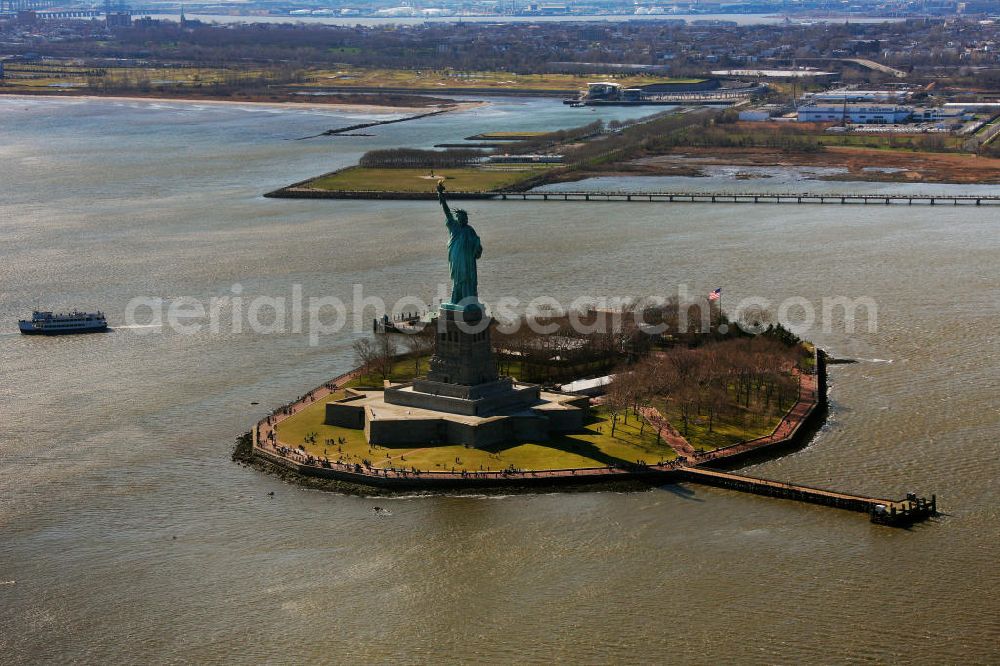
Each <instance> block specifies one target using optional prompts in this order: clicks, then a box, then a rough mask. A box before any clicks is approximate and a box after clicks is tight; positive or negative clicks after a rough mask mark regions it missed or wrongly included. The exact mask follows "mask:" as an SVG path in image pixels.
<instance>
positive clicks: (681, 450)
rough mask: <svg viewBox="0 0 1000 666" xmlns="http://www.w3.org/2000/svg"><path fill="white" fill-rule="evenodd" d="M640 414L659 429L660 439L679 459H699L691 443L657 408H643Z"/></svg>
mask: <svg viewBox="0 0 1000 666" xmlns="http://www.w3.org/2000/svg"><path fill="white" fill-rule="evenodd" d="M639 413H640V414H642V417H643V418H644V419H646V421H647V422H648V423H649V425H651V426H653V427H654V428H657V429H659V431H660V439H662V440H663V441H664V442H666V443H667V444H669V445H670V448H672V449H673V450H674V452H675V453H676V454H677V456H678V457H679V458H683V459H684V460H689V461H690V460H694V459H695V458H696V457H697V455H698V454H697V453H695V450H694V447H693V446H691V442H689V441H687V440H686V439H684V437H683V436H682V435H681V434H680V433H679V432H677V429H676V428H674V426H672V425H671V424H670V421H668V420H667V418H666V417H665V416H663V414H661V413H660V410H658V409H656V407H642V408H640V409H639Z"/></svg>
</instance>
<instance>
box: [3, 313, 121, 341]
mask: <svg viewBox="0 0 1000 666" xmlns="http://www.w3.org/2000/svg"><path fill="white" fill-rule="evenodd" d="M17 326H18V328H20V329H21V333H23V334H25V335H68V334H70V333H99V332H101V331H106V330H108V320H107V319H106V318H105V317H104V313H102V312H77V311H73V312H67V313H66V314H62V313H59V314H53V313H51V312H39V311H37V310H36V311H35V312H32V313H31V320H30V321H29V320H27V319H22V320H20V321H18V322H17Z"/></svg>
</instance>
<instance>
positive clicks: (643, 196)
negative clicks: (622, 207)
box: [493, 191, 1000, 206]
mask: <svg viewBox="0 0 1000 666" xmlns="http://www.w3.org/2000/svg"><path fill="white" fill-rule="evenodd" d="M493 200H495V201H497V200H498V201H509V200H513V201H596V202H606V201H613V202H633V203H728V204H838V205H882V206H891V205H907V206H913V205H925V206H1000V195H992V194H991V195H986V194H968V195H966V194H955V195H929V194H814V193H800V194H779V193H775V192H714V193H713V192H609V191H594V192H544V191H529V192H501V193H498V194H496V195H494V196H493Z"/></svg>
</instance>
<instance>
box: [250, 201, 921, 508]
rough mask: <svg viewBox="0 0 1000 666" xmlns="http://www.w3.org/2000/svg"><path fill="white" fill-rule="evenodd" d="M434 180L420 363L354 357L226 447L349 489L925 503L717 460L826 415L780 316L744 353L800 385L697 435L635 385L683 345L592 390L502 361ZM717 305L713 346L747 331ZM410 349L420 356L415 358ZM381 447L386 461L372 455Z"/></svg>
mask: <svg viewBox="0 0 1000 666" xmlns="http://www.w3.org/2000/svg"><path fill="white" fill-rule="evenodd" d="M436 189H437V198H438V202H439V203H440V205H441V207H442V210H443V212H444V215H445V225H446V228H447V230H448V234H449V240H448V243H447V258H448V265H449V272H450V277H451V298H450V300H449V301H448V302H445V303H442V304H441V305H440V308H439V310H438V316H437V319H436V326H435V330H434V331H433V336H434V338H433V340H434V342H433V347H434V351H433V354H432V355H431V357H430V358H429V360H428V363H427V365H428V368H429V369H428V372H427V373H426V375H421V374H420V373H419V371H417V370H414V372H413V373H412V376H410V377H409V378H406V379H402V380H398V381H397V380H391V379H385V380H384V381H383V385H382V386H374V385H372V383H373V382H370V381H365V375H366V371H365V368H364V367H362V368H359V369H357V370H355V371H352V372H350V373H347V374H345V375H342V376H340V377H337V378H335V379H333V380H331V381H329V382H327V383H326V384H324V385H323V386H321V387H318V388H316V389H314V390H313V391H310V392H309V393H308V394H306V395H305V396H302V397H301V398H300V399H298V400H297V401H295V402H293V403H290V404H288V405H286V406H285V407H283V408H281V409H279V410H275V412H273V413H272V414H270V415H269V416H267V417H266V418H265V419H263V420H261V421H260V422H258V423H257V425H256V426H255V428H254V430H253V431H252V432H251V433H249V434H248V435H247V436H245V437H244V438H242V439H241V442H240V443H239V444H238V445H237V449H236V452H235V453H234V459H237V460H242V461H245V462H249V463H251V464H254V465H257V466H258V467H261V468H263V469H266V470H270V471H275V472H277V473H279V474H280V475H283V476H286V478H287V477H288V474H289V473H291V474H292V478H293V479H295V480H297V481H300V482H302V481H304V482H306V483H307V485H313V486H317V485H318V487H329V488H330V489H336V490H351V489H352V488H357V489H359V491H360V492H371V488H378V489H380V490H381V491H383V492H394V491H404V490H405V491H410V490H413V489H419V490H424V491H430V492H433V491H435V490H449V491H453V490H455V489H483V488H498V487H503V488H508V489H509V488H511V487H514V488H519V487H525V488H538V487H551V488H565V487H574V488H576V487H606V486H607V485H608V484H613V485H616V487H626V486H627V487H648V485H649V484H662V483H672V482H677V481H685V482H694V483H700V484H705V485H713V486H721V487H724V488H729V489H734V490H739V491H743V492H749V493H754V494H758V495H766V496H771V497H778V498H783V499H793V500H797V501H803V502H809V503H814V504H822V505H826V506H832V507H836V508H841V509H847V510H851V511H858V512H863V513H867V514H868V515H869V517H870V519H871V521H872V522H874V523H880V524H886V525H909V524H912V523H913V522H917V521H921V520H924V519H926V518H928V517H930V516H932V515H936V513H937V498H936V497H934V496H932V497H931V498H930V499H925V498H922V497H917V496H916V495H913V494H911V495H907V497H906V498H905V499H902V500H892V499H886V498H879V497H868V496H859V495H850V494H845V493H840V492H835V491H828V490H823V489H819V488H812V487H808V486H797V485H794V484H789V483H785V482H778V481H771V480H768V479H760V478H755V477H748V476H743V475H740V474H734V473H731V472H726V471H723V470H722V467H732V466H733V465H740V464H746V463H747V462H751V461H755V460H760V459H763V458H766V457H772V456H775V455H781V454H783V453H785V452H788V451H792V450H796V449H798V448H801V447H802V446H805V445H806V444H808V442H809V441H810V440H811V438H812V434H813V433H814V432H815V430H816V428H817V427H818V426H819V425H821V424H822V422H823V420H824V418H825V412H826V355H825V354H824V353H823V352H822V350H819V349H817V348H815V347H813V346H811V345H809V344H807V343H802V342H800V341H799V340H798V339H797V338H795V337H794V336H792V335H791V334H789V333H788V332H787V331H784V329H781V328H780V327H779V328H778V329H774V327H771V328H769V329H768V335H769V336H771V338H772V339H771V341H770V342H762V343H761V345H763V346H761V345H758V348H759V351H758V352H757V353H758V354H759V353H764V354H776V356H775V362H776V363H778V364H779V365H781V366H783V367H784V368H785V370H783V371H782V373H787V379H794V380H795V381H796V382H797V383H798V386H799V388H798V397H797V399H795V400H793V401H792V402H791V403H790V404H789V406H788V407H787V409H785V410H784V411H782V412H780V413H779V414H777V415H776V416H775V420H774V421H773V422H772V423H773V425H771V424H769V425H768V426H767V427H766V428H765V429H764V430H763V431H762V432H761V433H760V434H759V436H757V437H753V438H747V437H746V436H744V438H742V439H740V440H738V441H736V442H735V443H730V444H728V445H722V446H715V447H712V448H708V449H706V448H705V447H701V446H699V447H698V448H695V447H694V446H692V444H691V442H690V441H688V439H687V436H688V434H689V428H688V424H689V422H688V416H685V415H682V416H681V417H680V418H681V419H682V420H683V424H684V427H683V434H681V432H679V431H678V430H677V429H676V428H675V427H674V426H672V425H671V423H670V421H669V420H668V419H667V418H666V417H665V416H664V414H663V413H662V412H661V411H660V409H661V408H660V407H658V406H657V400H656V399H655V398H654V396H653V394H651V393H650V392H649V390H650V389H649V387H648V386H644V384H652V383H655V380H652V379H650V377H651V376H652V375H653V374H656V373H657V372H662V371H663V365H662V363H660V360H661V359H662V357H663V356H664V355H666V356H669V355H670V354H671V353H680V354H684V353H685V352H669V351H660V352H656V353H652V352H651V351H646V352H643V353H641V354H640V355H645V356H646V358H645V360H639V361H637V362H635V364H634V365H633V366H632V367H631V368H622V369H621V370H619V371H618V374H616V375H614V376H611V377H609V378H608V379H609V383H608V385H607V386H606V388H605V390H604V391H603V392H602V393H603V395H599V396H598V397H596V398H595V397H593V394H590V395H588V394H586V393H576V392H573V390H572V387H573V386H574V384H568V385H564V386H566V387H569V388H568V389H566V390H563V389H562V388H559V387H552V386H543V385H539V384H532V383H527V382H523V381H520V380H518V379H516V378H515V377H512V376H504V375H501V373H500V372H499V367H500V363H499V362H498V359H497V357H496V353H495V351H494V347H495V345H494V342H493V340H492V335H493V332H494V330H495V328H496V327H495V326H494V323H495V322H494V321H493V319H492V317H491V316H490V315H489V314H488V313H487V310H486V308H485V306H484V305H483V304H482V303H481V302H480V301H479V293H478V286H479V284H478V266H477V261H478V260H479V259H480V257H482V254H483V244H482V241H481V239H480V237H479V235H478V234H477V233H476V231H475V229H474V228H473V227H472V226H471V225H470V224H469V216H468V213H467V212H466V211H464V210H452V209H451V207H450V206H449V204H448V200H447V197H446V192H445V187H444V183H443V182H439V183H438V185H437V188H436ZM720 291H721V290H720ZM717 293H718V292H717ZM709 307H710V311H712V312H713V313H715V310H711V303H709ZM604 314H608V313H604ZM621 314H623V313H617V314H616V316H620V315H621ZM715 314H716V315H717V321H716V329H709V330H708V331H705V333H707V334H709V335H711V336H715V337H714V338H713V341H712V342H711V343H710V345H709V348H710V349H711V346H712V345H718V346H727V345H728V346H729V347H732V346H734V345H742V344H753V343H754V339H753V338H754V336H751V337H750V338H745V336H744V339H743V340H742V342H741V340H740V339H739V335H738V334H735V335H737V337H736V338H733V335H734V334H730V335H728V336H727V335H726V334H725V333H721V332H722V331H725V330H726V329H729V328H732V329H733V330H735V329H736V327H735V326H733V327H729V326H728V325H727V326H725V327H723V326H721V325H719V324H720V323H722V322H725V321H726V320H725V318H724V317H725V316H724V313H723V312H722V310H721V306H719V307H718V311H717V313H715ZM772 329H774V331H773V333H772V332H771V331H772ZM713 331H714V332H713ZM635 334H638V335H639V336H640V337H642V335H645V334H642V333H634V335H635ZM720 335H721V337H720ZM775 336H777V337H775ZM633 344H634V341H633ZM648 344H649V343H648V341H647V342H646V347H648ZM688 344H689V345H690V344H693V341H691V342H688ZM387 349H388V347H387ZM768 350H771V351H768ZM689 360H694V357H691V358H689ZM414 361H415V362H414V368H419V365H420V359H419V357H415V359H414ZM522 370H523V368H522ZM693 381H694V380H693V378H689V379H686V380H683V381H682V382H681V383H680V384H676V383H675V384H674V385H673V388H672V389H671V391H672V392H675V393H677V394H683V392H684V391H686V390H688V389H687V387H686V386H685V385H684V382H693ZM586 384H587V382H582V384H581V385H586ZM749 390H750V389H749V387H748V389H747V391H749ZM644 396H645V397H644ZM747 396H748V400H749V393H747ZM768 402H770V401H768ZM780 403H781V400H780V398H779V405H780ZM630 413H631V414H632V416H633V423H632V428H631V431H630V430H629V426H628V418H629V414H630ZM637 422H638V428H637V427H636V423H637ZM647 426H648V427H649V431H648V433H647V430H646V428H647ZM709 432H711V426H710V427H709ZM321 434H322V440H320V436H321ZM383 454H384V456H385V457H384V460H380V459H378V456H380V455H383ZM498 463H500V464H498ZM504 463H505V464H504ZM622 484H625V486H623V485H622ZM361 489H367V490H361Z"/></svg>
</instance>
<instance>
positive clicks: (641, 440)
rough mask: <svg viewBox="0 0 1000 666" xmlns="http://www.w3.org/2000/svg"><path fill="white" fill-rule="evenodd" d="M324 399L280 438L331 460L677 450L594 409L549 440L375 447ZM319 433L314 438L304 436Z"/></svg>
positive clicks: (597, 462) (471, 467)
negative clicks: (333, 419) (336, 420)
mask: <svg viewBox="0 0 1000 666" xmlns="http://www.w3.org/2000/svg"><path fill="white" fill-rule="evenodd" d="M328 401H329V400H328V399H323V400H319V401H317V402H315V403H314V404H312V405H309V406H308V407H306V408H305V409H304V410H302V411H301V412H299V413H298V414H296V415H295V416H292V417H290V418H288V419H286V420H284V421H282V422H281V424H280V425H278V427H277V431H278V438H279V439H280V440H281V441H282V442H284V443H285V444H289V445H291V446H298V445H300V444H301V445H303V446H304V447H305V449H306V451H308V452H309V453H311V454H313V455H316V456H326V457H328V458H330V459H331V460H338V459H340V460H343V461H344V462H350V463H360V462H361V461H362V460H365V459H367V460H370V461H371V462H372V464H374V465H376V466H380V467H385V466H393V467H407V468H410V467H416V468H417V469H420V470H439V471H440V470H449V471H450V470H451V469H452V468H454V469H455V470H463V469H465V470H468V471H479V470H493V471H499V470H503V469H507V468H509V467H510V466H511V465H513V466H514V467H517V468H518V469H527V470H543V469H566V468H573V467H576V468H579V467H600V466H604V465H607V464H609V463H616V462H630V463H631V462H635V461H637V460H642V461H644V462H647V463H658V462H660V461H663V460H672V459H674V458H675V457H676V456H675V454H674V452H673V450H672V449H671V448H670V447H669V446H667V445H666V444H664V443H662V442H658V441H657V437H656V433H655V432H654V430H653V428H652V427H650V426H648V425H647V426H646V427H645V429H644V432H642V433H641V434H640V427H639V422H638V421H637V420H636V419H635V418H630V419H629V422H628V423H622V422H619V424H618V427H617V428H616V429H615V436H614V437H612V436H611V422H610V419H609V418H608V416H607V414H606V413H605V412H604V411H603V410H601V409H598V410H595V411H594V412H592V414H591V416H590V418H589V419H588V423H587V424H586V426H585V429H584V430H583V431H582V432H579V433H573V434H569V435H560V436H558V437H555V438H553V439H552V440H551V441H548V442H514V443H511V444H505V445H499V446H493V447H489V448H485V449H474V448H466V447H464V446H442V445H427V446H419V445H415V446H412V447H384V446H370V445H369V444H368V442H366V441H365V438H364V431H362V430H353V429H350V428H341V427H338V426H329V425H326V424H324V423H323V421H324V420H325V418H326V403H327V402H328ZM312 434H315V438H316V441H315V442H306V440H305V438H306V437H307V436H310V435H312ZM340 438H343V439H344V440H345V443H344V444H337V443H335V444H332V445H331V444H328V443H327V441H326V440H329V439H333V440H339V439H340Z"/></svg>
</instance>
